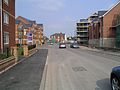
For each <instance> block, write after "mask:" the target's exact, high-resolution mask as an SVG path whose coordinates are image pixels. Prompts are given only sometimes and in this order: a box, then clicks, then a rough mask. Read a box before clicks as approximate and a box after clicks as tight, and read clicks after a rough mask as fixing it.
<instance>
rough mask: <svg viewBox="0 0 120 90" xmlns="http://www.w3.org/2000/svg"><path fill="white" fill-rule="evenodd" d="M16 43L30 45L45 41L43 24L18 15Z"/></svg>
mask: <svg viewBox="0 0 120 90" xmlns="http://www.w3.org/2000/svg"><path fill="white" fill-rule="evenodd" d="M15 37H16V44H21V45H30V44H41V45H42V43H43V24H37V23H36V21H32V20H29V19H26V18H24V17H21V16H18V17H17V18H16V24H15Z"/></svg>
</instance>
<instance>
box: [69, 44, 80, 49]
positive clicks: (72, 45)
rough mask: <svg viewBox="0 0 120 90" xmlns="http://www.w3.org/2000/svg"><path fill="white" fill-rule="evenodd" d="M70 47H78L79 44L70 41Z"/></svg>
mask: <svg viewBox="0 0 120 90" xmlns="http://www.w3.org/2000/svg"><path fill="white" fill-rule="evenodd" d="M70 48H79V45H78V44H77V43H72V44H71V45H70Z"/></svg>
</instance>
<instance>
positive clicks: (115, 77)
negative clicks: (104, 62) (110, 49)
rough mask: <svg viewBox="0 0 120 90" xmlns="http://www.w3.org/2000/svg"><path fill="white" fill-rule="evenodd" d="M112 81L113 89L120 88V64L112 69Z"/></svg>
mask: <svg viewBox="0 0 120 90" xmlns="http://www.w3.org/2000/svg"><path fill="white" fill-rule="evenodd" d="M110 81H111V88H112V90H120V66H118V67H114V68H113V69H112V72H111V76H110Z"/></svg>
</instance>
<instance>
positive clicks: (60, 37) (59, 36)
mask: <svg viewBox="0 0 120 90" xmlns="http://www.w3.org/2000/svg"><path fill="white" fill-rule="evenodd" d="M50 39H51V41H52V42H54V43H55V42H56V43H59V42H65V41H66V35H65V34H64V33H55V34H53V35H51V36H50Z"/></svg>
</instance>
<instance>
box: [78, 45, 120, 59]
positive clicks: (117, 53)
mask: <svg viewBox="0 0 120 90" xmlns="http://www.w3.org/2000/svg"><path fill="white" fill-rule="evenodd" d="M80 48H81V49H83V50H88V51H93V52H99V53H103V54H108V55H113V56H119V57H120V51H118V52H112V51H104V50H102V49H97V48H89V47H85V46H80Z"/></svg>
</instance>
